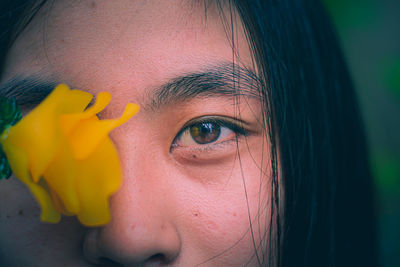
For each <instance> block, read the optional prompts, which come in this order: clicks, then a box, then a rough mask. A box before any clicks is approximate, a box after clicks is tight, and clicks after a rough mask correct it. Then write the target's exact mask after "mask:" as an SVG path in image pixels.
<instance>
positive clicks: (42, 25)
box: [5, 0, 251, 90]
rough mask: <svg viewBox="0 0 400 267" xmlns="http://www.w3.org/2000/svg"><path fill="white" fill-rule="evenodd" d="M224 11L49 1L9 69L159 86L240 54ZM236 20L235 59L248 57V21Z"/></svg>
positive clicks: (76, 80) (169, 4) (97, 82)
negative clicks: (245, 24)
mask: <svg viewBox="0 0 400 267" xmlns="http://www.w3.org/2000/svg"><path fill="white" fill-rule="evenodd" d="M206 10H207V11H206ZM219 12H220V10H219V9H218V8H216V7H215V6H208V7H207V8H206V9H205V7H204V3H202V1H182V0H179V1H176V0H172V1H130V0H113V1H89V0H80V1H66V0H61V1H60V0H55V1H54V3H52V1H50V2H49V4H47V5H46V6H44V7H43V8H42V9H41V11H40V12H39V13H38V15H37V16H36V17H35V19H34V20H33V21H32V23H31V24H30V25H29V26H28V27H27V28H26V30H25V31H24V32H23V33H22V34H21V36H20V38H19V39H17V41H16V43H15V44H14V46H13V47H12V49H11V50H10V52H9V55H8V58H7V62H6V74H5V76H6V78H7V76H9V77H10V76H11V77H12V76H13V75H21V74H23V75H32V74H34V75H36V74H39V75H40V76H49V77H51V78H52V79H54V80H57V81H62V82H67V83H69V84H72V85H74V86H79V87H81V88H98V89H99V90H101V89H105V88H107V89H109V88H110V87H113V86H115V85H116V84H118V86H130V87H131V86H132V84H134V85H135V87H138V88H144V87H146V88H147V87H153V86H157V83H160V82H163V81H165V80H167V79H170V78H171V77H174V76H176V75H179V74H181V73H183V72H186V73H187V72H195V71H198V69H199V68H201V67H202V66H205V65H212V64H214V63H215V62H218V61H224V62H226V61H228V60H230V61H232V60H233V59H234V56H233V53H232V45H231V42H232V35H231V34H230V28H231V27H230V26H229V25H225V27H224V23H223V21H222V19H221V17H222V16H220V13H219ZM227 21H228V22H229V21H230V18H228V19H227ZM235 27H236V29H235V34H237V35H239V37H238V36H236V37H235V39H236V40H238V41H237V43H236V44H235V46H236V50H237V51H236V52H237V53H238V54H239V55H240V59H239V58H237V59H235V60H236V61H240V63H242V62H243V65H249V64H250V60H249V59H250V58H251V57H250V52H249V49H248V46H247V43H246V42H245V38H244V33H243V30H242V28H241V24H240V23H239V22H238V21H235Z"/></svg>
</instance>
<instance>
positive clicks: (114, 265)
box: [99, 257, 123, 267]
mask: <svg viewBox="0 0 400 267" xmlns="http://www.w3.org/2000/svg"><path fill="white" fill-rule="evenodd" d="M99 265H100V266H107V267H120V266H123V265H122V264H119V263H118V262H115V261H113V260H110V259H109V258H105V257H101V258H99Z"/></svg>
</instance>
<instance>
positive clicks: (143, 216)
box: [83, 179, 181, 266]
mask: <svg viewBox="0 0 400 267" xmlns="http://www.w3.org/2000/svg"><path fill="white" fill-rule="evenodd" d="M133 183H134V182H133V181H130V180H129V179H125V180H124V184H123V185H122V187H121V189H120V191H118V193H117V194H116V195H115V196H113V198H112V200H111V214H112V219H111V221H110V223H108V224H107V225H106V226H104V227H101V228H92V229H89V230H88V232H87V233H86V236H85V238H84V241H83V252H84V255H85V258H86V259H87V260H88V261H89V262H91V263H95V264H101V265H106V266H121V265H122V266H147V265H151V266H153V265H159V264H160V265H163V264H168V263H171V262H172V261H173V260H174V259H176V257H177V256H178V254H179V251H180V248H181V241H180V238H179V234H178V232H177V229H176V227H175V225H174V223H173V221H172V219H171V218H170V217H169V216H168V212H165V210H166V209H165V208H164V207H163V206H162V205H163V204H164V202H163V201H162V200H161V198H162V195H159V194H157V195H158V196H159V197H160V199H158V198H157V197H154V193H153V194H151V190H145V189H143V186H142V189H140V190H139V189H138V188H139V187H140V186H139V185H137V184H133ZM149 189H151V188H149ZM148 191H150V192H148ZM145 196H147V198H146V197H145Z"/></svg>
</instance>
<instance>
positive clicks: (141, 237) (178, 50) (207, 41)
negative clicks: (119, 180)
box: [0, 0, 270, 266]
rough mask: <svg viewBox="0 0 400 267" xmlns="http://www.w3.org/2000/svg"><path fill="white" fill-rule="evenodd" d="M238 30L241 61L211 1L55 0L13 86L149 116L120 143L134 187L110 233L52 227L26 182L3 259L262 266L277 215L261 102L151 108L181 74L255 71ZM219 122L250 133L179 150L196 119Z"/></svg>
mask: <svg viewBox="0 0 400 267" xmlns="http://www.w3.org/2000/svg"><path fill="white" fill-rule="evenodd" d="M197 5H198V6H197ZM226 14H229V12H226ZM228 21H230V19H228ZM234 23H235V25H236V27H237V32H236V33H237V34H238V35H237V36H236V38H237V40H238V42H237V43H236V47H235V48H236V51H237V52H238V53H237V55H235V56H233V54H232V46H231V38H232V36H231V35H230V34H229V32H226V31H225V29H224V27H223V24H222V20H221V16H220V15H219V14H218V10H217V8H216V7H213V6H211V7H209V9H208V10H207V20H206V19H205V14H204V7H203V6H201V4H198V3H196V4H195V3H193V4H187V3H184V1H123V0H114V1H86V0H81V1H55V3H54V4H53V5H52V6H51V7H49V6H45V7H44V8H43V9H42V10H41V11H40V12H39V14H38V15H37V16H36V17H35V19H34V20H33V21H32V22H31V23H30V24H29V26H28V27H27V28H26V29H25V31H24V32H23V33H22V34H21V35H20V37H19V38H18V39H17V40H16V42H15V43H14V44H13V46H12V47H11V49H10V51H9V53H8V56H7V61H6V64H5V70H4V73H3V75H2V79H1V81H2V83H4V82H6V81H7V80H9V79H11V78H13V77H15V76H23V77H25V76H32V75H35V77H39V78H41V79H43V80H49V81H54V82H57V83H59V82H64V83H67V84H69V85H71V86H72V87H74V88H79V89H82V90H87V91H89V92H91V93H93V94H96V93H98V92H100V91H109V92H111V94H112V96H113V100H112V102H111V104H110V105H109V107H107V109H106V110H105V111H104V112H103V113H102V114H101V117H103V118H111V117H116V116H118V115H119V114H120V113H121V112H122V110H123V108H124V106H125V105H126V103H128V102H134V103H138V104H139V105H140V106H141V111H140V112H139V113H138V115H136V116H135V117H134V118H133V119H131V120H130V121H129V122H128V123H126V124H124V125H123V126H121V127H120V128H118V129H116V130H115V131H114V132H113V133H112V136H111V137H112V139H113V141H114V143H115V145H116V146H117V148H118V150H119V153H120V157H121V163H122V166H123V173H124V181H123V185H122V187H121V189H120V190H119V191H118V192H117V193H116V194H115V195H113V197H112V198H111V200H110V203H111V212H112V220H111V222H110V223H109V224H107V225H105V226H104V227H98V228H86V227H83V226H81V225H80V224H79V222H78V221H77V220H76V219H75V218H73V217H64V218H63V220H62V221H61V222H60V223H59V224H54V225H52V224H45V223H41V222H40V220H39V214H40V209H39V207H38V205H37V204H36V202H35V200H34V199H33V198H32V197H31V195H30V194H29V192H28V190H27V189H26V188H25V187H24V186H23V185H22V184H21V183H20V182H19V181H18V180H17V179H15V177H13V178H12V179H10V180H9V181H7V182H3V181H2V182H1V186H0V236H1V237H2V238H1V240H0V253H1V254H0V257H1V258H0V262H1V261H2V262H3V264H8V265H9V266H55V265H57V266H92V265H95V264H100V263H102V264H105V263H106V264H109V265H110V266H112V265H118V264H120V265H124V266H159V265H160V266H163V265H171V266H244V265H246V264H248V266H257V265H258V263H257V257H256V256H255V252H256V249H255V247H254V244H255V245H256V246H257V247H258V250H257V253H258V254H261V253H262V252H265V251H266V249H267V245H266V244H265V242H263V241H264V239H262V237H263V236H264V234H265V232H266V231H267V230H266V229H267V228H268V223H269V218H270V215H269V211H268V206H269V204H268V201H267V200H268V199H269V196H270V190H269V189H268V188H269V187H268V183H269V181H270V180H269V178H268V177H266V176H264V175H262V172H261V170H260V168H261V169H262V170H263V171H264V173H269V172H268V171H269V169H268V165H269V159H268V157H267V156H268V155H269V151H268V147H267V145H261V144H263V143H267V142H266V138H265V135H264V134H263V128H262V126H261V125H260V123H259V122H260V120H261V108H260V102H259V101H258V100H256V99H254V98H249V97H245V96H243V97H240V99H233V98H231V97H227V96H214V97H196V98H194V99H191V100H189V101H184V102H182V101H176V102H174V103H169V104H166V105H163V106H160V107H157V108H150V104H149V103H151V101H152V95H153V92H154V88H157V87H158V86H160V85H162V84H163V83H165V82H166V81H168V80H169V79H171V78H174V77H176V76H180V75H182V74H186V73H191V72H200V71H204V70H205V69H207V68H208V67H209V66H212V65H215V64H220V63H221V62H225V63H226V62H232V61H233V60H235V62H236V63H237V64H239V65H240V66H243V67H247V68H249V69H252V61H251V53H250V50H249V48H248V44H247V42H246V41H245V40H246V39H245V37H244V32H243V29H242V27H241V23H240V21H235V22H234ZM229 27H230V26H229ZM237 100H240V102H239V103H237ZM238 114H240V116H239V115H238ZM209 115H212V116H216V117H222V118H226V117H230V118H240V119H241V120H243V121H244V122H245V123H246V127H245V128H246V129H247V130H248V131H249V132H251V134H249V135H247V136H246V137H243V136H238V142H236V138H235V135H234V134H233V133H232V132H229V130H228V131H227V134H226V136H225V137H224V138H225V139H224V140H222V141H221V142H220V143H219V144H208V149H206V150H204V149H203V150H202V149H201V148H199V145H198V144H194V145H193V142H192V143H190V138H189V139H184V140H182V139H181V140H180V141H179V142H176V136H177V135H178V133H179V132H180V131H181V130H182V128H184V126H185V125H186V124H187V123H188V122H189V121H191V120H193V119H194V118H199V117H203V116H209ZM189 137H190V135H189ZM222 139H223V138H222ZM188 140H189V141H188ZM218 142H219V141H218ZM173 144H175V146H173ZM171 146H173V149H171ZM239 155H240V160H239ZM250 224H251V225H252V227H250Z"/></svg>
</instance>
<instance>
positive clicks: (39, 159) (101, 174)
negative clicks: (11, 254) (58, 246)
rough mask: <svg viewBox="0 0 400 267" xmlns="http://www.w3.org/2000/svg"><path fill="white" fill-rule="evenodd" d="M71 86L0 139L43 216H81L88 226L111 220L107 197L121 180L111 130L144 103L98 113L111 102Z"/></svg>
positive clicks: (49, 219)
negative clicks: (111, 115)
mask: <svg viewBox="0 0 400 267" xmlns="http://www.w3.org/2000/svg"><path fill="white" fill-rule="evenodd" d="M92 97H93V96H92V95H91V94H90V93H87V92H84V91H80V90H70V89H69V87H68V86H67V85H65V84H61V85H59V86H57V87H56V88H55V89H54V91H53V92H52V93H51V94H50V95H49V96H48V97H47V98H46V99H45V100H44V101H43V102H42V103H40V105H39V106H38V107H36V108H35V109H34V110H33V111H32V112H30V113H29V114H28V115H26V116H25V117H24V118H23V119H22V120H21V121H19V122H18V123H17V124H16V125H14V126H12V127H10V128H9V130H8V131H6V132H5V133H3V135H2V136H1V137H0V143H1V145H2V147H3V150H4V152H5V154H6V155H7V159H8V161H9V164H10V166H11V169H12V171H13V173H14V174H15V176H16V177H17V178H18V179H19V180H21V181H22V182H23V183H25V184H26V185H27V186H28V188H29V189H30V191H31V192H32V194H33V195H34V197H35V198H36V200H37V201H38V203H39V204H40V206H41V208H42V213H41V220H42V221H46V222H58V221H59V220H60V218H61V215H60V213H61V214H64V215H76V216H77V217H78V219H79V220H80V222H81V223H82V224H84V225H87V226H97V225H102V224H106V223H107V222H109V220H110V217H111V215H110V211H109V204H108V199H109V197H110V196H111V195H112V194H113V193H115V192H116V191H117V190H118V188H119V186H120V185H121V182H122V172H121V166H120V161H119V157H118V153H117V150H116V148H115V146H114V144H113V143H112V141H111V140H110V138H109V137H108V133H109V132H110V131H111V130H113V129H114V128H116V127H118V126H120V125H121V124H123V123H125V122H126V121H127V120H129V119H130V118H131V117H132V116H133V115H134V114H135V113H136V112H138V111H139V106H138V105H136V104H132V103H129V104H127V106H126V108H125V111H124V113H123V114H122V116H121V117H120V118H118V119H113V120H99V119H98V118H97V116H96V114H97V113H99V112H100V111H101V110H103V109H104V108H105V107H106V106H107V105H108V103H109V102H110V100H111V95H110V94H109V93H106V92H102V93H99V94H98V95H97V99H96V102H95V103H94V104H93V105H92V106H90V107H88V108H87V109H86V107H87V105H88V104H89V103H90V101H91V100H92Z"/></svg>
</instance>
